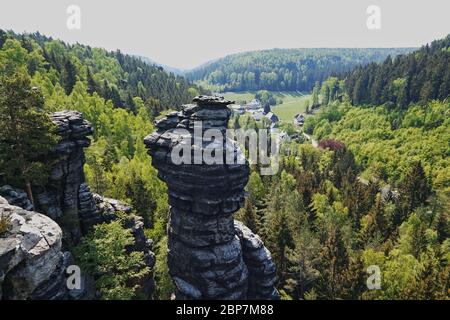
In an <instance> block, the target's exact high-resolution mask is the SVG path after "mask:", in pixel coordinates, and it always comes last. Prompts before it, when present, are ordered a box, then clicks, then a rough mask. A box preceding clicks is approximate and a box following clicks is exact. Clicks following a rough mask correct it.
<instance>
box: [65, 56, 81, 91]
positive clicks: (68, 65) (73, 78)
mask: <svg viewBox="0 0 450 320" xmlns="http://www.w3.org/2000/svg"><path fill="white" fill-rule="evenodd" d="M63 74H64V78H63V81H62V82H63V85H64V90H65V91H66V94H67V95H69V94H71V93H72V90H73V87H74V86H75V83H76V82H77V74H76V70H75V66H74V65H73V63H72V61H70V59H69V58H67V59H66V62H65V63H64V73H63Z"/></svg>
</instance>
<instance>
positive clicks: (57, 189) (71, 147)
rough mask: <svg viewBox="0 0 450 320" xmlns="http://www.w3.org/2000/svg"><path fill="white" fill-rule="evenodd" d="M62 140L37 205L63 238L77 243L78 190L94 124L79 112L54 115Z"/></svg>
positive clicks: (78, 221) (40, 190) (78, 229)
mask: <svg viewBox="0 0 450 320" xmlns="http://www.w3.org/2000/svg"><path fill="white" fill-rule="evenodd" d="M52 120H53V122H54V123H55V124H56V126H57V133H58V135H60V136H61V140H60V141H59V143H58V144H57V146H56V148H55V150H54V152H53V153H52V154H51V156H50V158H49V159H48V161H47V163H51V164H52V165H51V172H50V177H49V181H48V183H47V185H46V186H45V187H43V188H42V187H35V194H36V195H35V205H36V209H37V210H38V211H39V212H42V213H45V214H46V215H48V216H49V217H50V218H52V219H53V220H55V221H57V222H58V223H59V224H60V226H61V227H62V229H63V230H64V236H65V237H66V238H67V239H69V240H71V241H73V242H75V243H76V242H77V241H78V240H79V239H80V237H81V234H82V231H81V221H80V219H79V197H78V196H79V190H80V186H81V184H83V183H84V171H83V165H84V162H85V159H84V151H83V149H84V148H85V147H88V146H89V145H90V140H89V138H88V136H90V135H91V134H92V126H91V124H90V123H89V122H88V121H86V120H85V119H83V116H82V114H81V113H80V112H78V111H61V112H56V113H54V114H53V115H52Z"/></svg>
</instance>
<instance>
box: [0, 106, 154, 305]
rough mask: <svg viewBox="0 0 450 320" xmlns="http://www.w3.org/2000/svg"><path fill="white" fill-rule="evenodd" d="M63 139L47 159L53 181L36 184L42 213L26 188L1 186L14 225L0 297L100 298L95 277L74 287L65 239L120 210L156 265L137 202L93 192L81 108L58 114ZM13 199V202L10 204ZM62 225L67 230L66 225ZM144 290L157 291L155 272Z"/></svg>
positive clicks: (3, 260) (3, 242) (2, 265)
mask: <svg viewBox="0 0 450 320" xmlns="http://www.w3.org/2000/svg"><path fill="white" fill-rule="evenodd" d="M52 119H53V121H54V123H55V124H56V125H57V132H58V134H59V135H61V138H62V139H61V140H60V141H59V143H58V144H57V146H56V148H55V150H54V152H53V153H52V154H51V155H50V157H49V159H47V163H49V164H51V175H50V178H49V182H48V183H47V185H46V186H44V187H37V186H34V187H33V190H34V193H35V205H36V211H39V212H42V213H43V214H45V215H43V214H40V213H36V212H33V211H30V210H33V205H32V204H31V202H30V201H29V200H28V198H27V195H26V193H25V192H24V191H23V190H20V189H16V188H13V187H11V186H8V185H5V186H0V196H3V197H4V198H2V197H0V214H1V213H5V214H8V215H9V216H10V217H11V221H12V227H11V228H10V230H9V231H8V232H7V233H6V235H2V237H1V238H0V291H1V290H2V289H3V295H2V294H1V292H0V299H80V298H83V299H95V298H97V297H96V296H95V288H92V281H91V279H87V280H88V281H87V282H88V284H87V287H84V288H83V290H81V291H76V290H72V291H68V290H67V286H66V268H67V266H68V265H70V264H73V259H72V257H71V254H70V252H63V251H62V250H63V248H64V247H65V246H64V241H62V239H67V240H69V241H70V242H71V243H72V244H76V243H77V242H78V240H79V239H80V237H81V236H82V235H84V234H86V233H87V232H88V231H89V230H91V228H92V227H93V226H94V225H96V224H99V223H104V222H111V221H112V220H114V219H116V218H117V214H118V212H119V211H120V212H124V213H125V214H127V220H126V222H125V224H126V225H125V227H126V228H128V229H130V230H131V233H132V235H133V237H134V245H133V246H131V247H130V248H128V250H129V251H140V252H143V253H144V262H145V264H146V266H147V267H149V268H150V269H151V270H153V267H154V264H155V257H154V254H153V252H152V251H151V250H152V242H151V240H149V239H147V237H146V236H145V234H144V223H143V221H142V218H140V217H138V216H135V215H132V214H131V211H132V208H131V206H129V205H127V204H125V203H122V202H120V201H118V200H115V199H109V198H105V197H102V196H100V195H98V194H95V193H92V192H91V190H90V188H89V186H88V185H87V184H86V183H85V182H84V171H83V165H84V150H83V149H84V148H85V147H87V146H89V144H90V140H89V138H88V137H89V135H91V134H92V127H91V125H90V123H89V122H87V121H86V120H84V119H83V116H82V114H81V113H80V112H77V111H62V112H57V113H55V114H53V116H52ZM8 203H9V204H8ZM61 229H62V230H61ZM140 285H141V288H142V290H141V292H140V293H141V294H143V295H145V296H147V297H151V296H152V294H153V292H154V289H155V284H154V280H153V274H152V273H149V275H148V276H147V278H145V279H142V280H141V283H140Z"/></svg>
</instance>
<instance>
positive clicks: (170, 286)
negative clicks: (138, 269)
mask: <svg viewBox="0 0 450 320" xmlns="http://www.w3.org/2000/svg"><path fill="white" fill-rule="evenodd" d="M167 253H168V249H167V236H164V237H163V238H162V239H161V241H160V242H159V243H158V246H157V248H156V264H155V282H156V293H155V295H156V299H158V300H170V299H171V298H172V294H173V293H174V292H175V285H174V283H173V281H172V278H171V277H170V274H169V267H168V265H167Z"/></svg>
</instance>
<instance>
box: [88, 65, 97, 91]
mask: <svg viewBox="0 0 450 320" xmlns="http://www.w3.org/2000/svg"><path fill="white" fill-rule="evenodd" d="M86 82H87V92H88V93H89V94H94V92H97V91H98V88H97V83H96V82H95V80H94V77H93V76H92V73H91V69H90V68H89V67H88V68H87V73H86Z"/></svg>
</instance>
